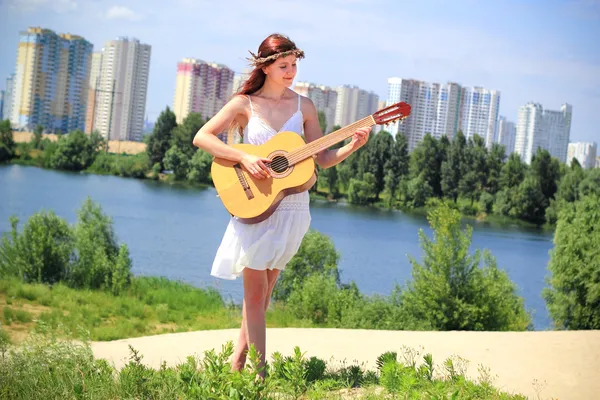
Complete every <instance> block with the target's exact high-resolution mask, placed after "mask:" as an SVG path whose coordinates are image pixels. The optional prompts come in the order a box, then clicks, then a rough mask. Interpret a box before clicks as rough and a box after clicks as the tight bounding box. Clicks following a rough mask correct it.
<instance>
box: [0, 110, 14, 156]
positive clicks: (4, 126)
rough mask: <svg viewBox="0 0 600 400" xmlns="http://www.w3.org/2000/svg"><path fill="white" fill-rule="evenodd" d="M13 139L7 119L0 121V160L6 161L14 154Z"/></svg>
mask: <svg viewBox="0 0 600 400" xmlns="http://www.w3.org/2000/svg"><path fill="white" fill-rule="evenodd" d="M15 148H16V145H15V141H14V139H13V133H12V128H11V126H10V121H9V120H7V119H6V120H4V121H0V162H4V161H8V160H10V159H11V158H13V157H14V156H15Z"/></svg>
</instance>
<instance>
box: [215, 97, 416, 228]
mask: <svg viewBox="0 0 600 400" xmlns="http://www.w3.org/2000/svg"><path fill="white" fill-rule="evenodd" d="M410 110H411V107H410V105H409V104H407V103H404V102H399V103H396V104H393V105H391V106H389V107H386V108H383V109H381V110H379V111H377V112H375V113H373V114H371V115H369V116H367V117H365V118H363V119H361V120H359V121H356V122H355V123H353V124H350V125H348V126H346V127H344V128H341V129H338V130H337V131H335V132H332V133H330V134H328V135H324V136H323V137H321V138H319V139H317V140H314V141H312V142H310V143H308V144H307V143H306V142H305V141H304V140H303V139H302V137H301V136H300V135H298V134H297V133H295V132H288V131H286V132H280V133H278V134H276V135H275V136H273V137H272V138H271V139H269V140H268V141H267V142H266V143H263V144H261V145H251V144H243V143H240V144H234V145H232V146H233V147H236V148H238V149H240V150H242V151H244V152H246V153H248V154H253V155H256V156H258V157H264V158H267V159H269V160H270V162H269V163H267V168H269V172H270V174H271V176H270V177H268V178H263V179H255V178H254V177H253V176H252V175H250V173H248V171H246V170H245V169H244V168H243V167H242V165H241V164H240V163H236V162H233V161H230V160H227V159H224V158H217V157H215V158H214V159H213V162H212V165H211V175H212V180H213V183H214V185H215V189H216V190H217V193H218V195H219V197H220V199H221V201H222V202H223V205H224V206H225V208H226V209H227V211H229V213H230V214H231V215H232V216H236V217H238V218H239V221H240V222H242V223H245V224H254V223H258V222H261V221H264V220H265V219H267V218H268V217H269V216H270V215H271V214H273V212H274V211H275V210H276V209H277V206H278V205H279V203H280V202H281V200H283V198H284V197H285V196H288V195H290V194H294V193H300V192H303V191H305V190H308V189H310V188H311V187H312V186H313V185H314V184H315V182H316V180H317V176H316V173H315V161H314V158H313V156H314V155H316V154H317V153H319V152H320V151H322V150H325V149H327V148H329V147H331V146H332V145H334V144H336V143H338V142H341V141H343V140H345V139H347V138H349V137H351V136H352V135H353V134H354V132H356V130H357V129H359V128H362V127H370V126H373V125H386V124H389V123H392V122H395V121H398V120H402V119H404V118H406V117H408V115H409V114H410Z"/></svg>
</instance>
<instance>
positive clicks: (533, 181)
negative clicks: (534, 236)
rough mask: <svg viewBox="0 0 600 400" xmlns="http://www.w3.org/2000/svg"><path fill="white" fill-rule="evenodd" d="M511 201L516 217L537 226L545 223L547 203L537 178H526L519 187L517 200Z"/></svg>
mask: <svg viewBox="0 0 600 400" xmlns="http://www.w3.org/2000/svg"><path fill="white" fill-rule="evenodd" d="M511 200H512V208H513V212H514V216H516V217H518V218H521V219H524V220H526V221H530V222H533V223H535V224H542V223H543V222H544V215H545V213H546V204H547V202H546V198H545V197H544V193H543V192H542V187H541V185H540V182H539V180H538V179H537V178H535V177H533V176H528V177H527V178H525V180H524V181H523V182H522V183H521V184H520V185H519V188H518V190H517V195H516V198H513V199H511Z"/></svg>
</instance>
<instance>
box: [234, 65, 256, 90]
mask: <svg viewBox="0 0 600 400" xmlns="http://www.w3.org/2000/svg"><path fill="white" fill-rule="evenodd" d="M251 72H252V70H251V69H250V68H244V72H242V73H241V74H235V76H234V77H233V85H232V88H231V95H232V96H233V95H234V94H236V93H237V92H238V90H240V88H241V87H242V85H243V84H244V82H246V81H247V80H248V78H249V77H250V73H251Z"/></svg>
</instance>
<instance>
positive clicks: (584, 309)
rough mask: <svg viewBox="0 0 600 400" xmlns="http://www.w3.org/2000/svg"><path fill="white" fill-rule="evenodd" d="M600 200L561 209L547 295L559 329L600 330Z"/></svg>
mask: <svg viewBox="0 0 600 400" xmlns="http://www.w3.org/2000/svg"><path fill="white" fill-rule="evenodd" d="M599 210H600V196H599V195H592V196H586V197H584V198H583V199H581V200H579V201H577V202H575V203H569V204H566V205H565V206H564V208H562V209H561V211H560V213H559V217H558V222H557V226H556V231H555V233H554V249H552V251H551V253H550V263H549V264H548V270H549V272H550V276H549V278H548V284H549V286H550V287H549V288H545V289H544V291H543V296H544V299H545V300H546V303H547V305H548V311H549V312H550V316H551V317H552V319H553V320H554V325H555V326H556V327H557V328H559V329H600V246H599V243H600V230H599V229H598V227H599V226H600V211H599Z"/></svg>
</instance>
